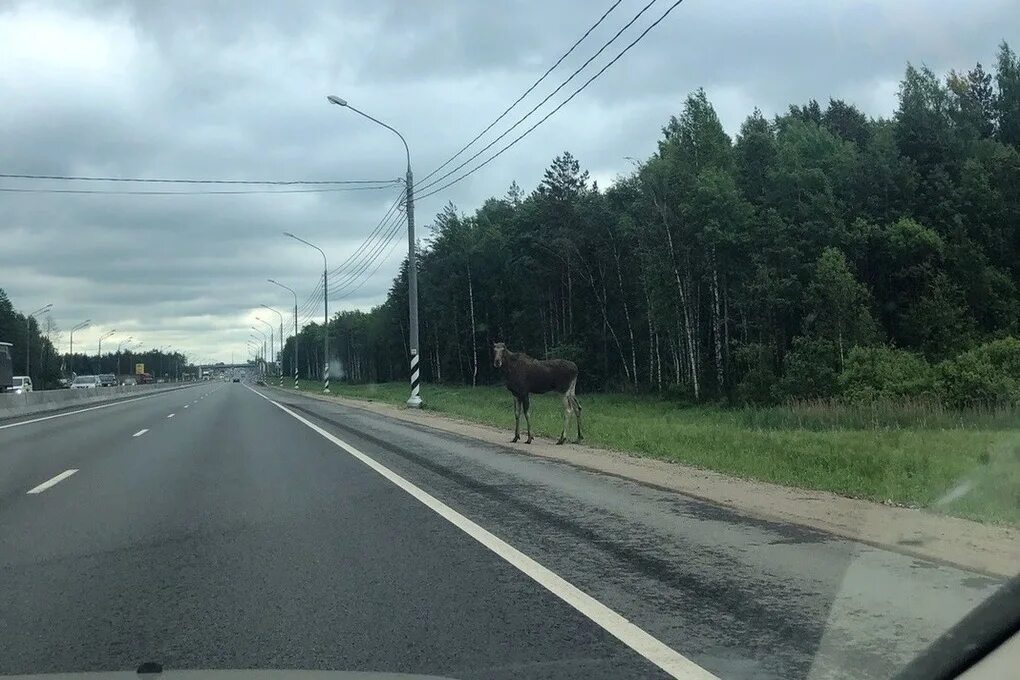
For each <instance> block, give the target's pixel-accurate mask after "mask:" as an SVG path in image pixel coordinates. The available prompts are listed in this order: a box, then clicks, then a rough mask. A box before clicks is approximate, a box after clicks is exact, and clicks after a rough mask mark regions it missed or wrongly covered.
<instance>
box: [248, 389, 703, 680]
mask: <svg viewBox="0 0 1020 680" xmlns="http://www.w3.org/2000/svg"><path fill="white" fill-rule="evenodd" d="M245 387H247V388H248V389H249V390H251V391H252V392H254V393H255V394H257V395H259V396H260V397H262V398H263V399H265V400H266V401H268V402H269V403H270V404H272V405H273V406H276V407H277V408H278V409H280V410H281V411H283V412H284V413H286V414H287V415H289V416H291V417H292V418H294V419H296V420H297V421H298V422H300V423H302V424H303V425H305V426H307V427H309V428H311V429H312V430H314V431H315V432H317V433H318V434H320V435H321V436H322V437H324V438H325V439H327V440H329V441H330V442H332V443H333V444H335V445H336V446H339V447H340V448H341V449H343V450H344V451H346V452H347V453H349V454H350V455H351V456H353V457H354V458H357V459H358V460H359V461H361V462H362V463H364V464H365V465H367V466H368V467H370V468H372V469H373V470H375V471H376V472H378V473H379V474H380V475H382V476H383V477H385V478H386V479H387V480H389V481H390V482H392V483H393V484H395V485H397V486H398V487H400V488H401V489H403V490H404V491H406V492H407V493H408V494H410V495H411V496H413V497H414V498H415V499H416V500H418V501H419V502H421V503H422V504H423V505H425V507H427V508H428V509H429V510H432V511H433V512H435V513H436V514H438V515H439V516H440V517H442V518H443V519H445V520H446V521H448V522H450V523H451V524H453V525H454V526H455V527H457V528H458V529H460V530H461V531H463V532H464V533H466V534H467V535H468V536H470V537H471V538H473V539H475V540H476V541H478V542H479V543H481V544H482V545H484V546H485V547H486V548H488V549H489V550H491V551H492V552H494V553H495V554H496V555H498V556H499V557H501V558H502V559H504V560H505V561H506V562H508V563H510V564H511V565H512V566H514V567H516V568H517V569H519V570H520V571H522V572H524V574H526V575H527V576H529V577H531V579H532V580H534V581H535V582H536V583H538V584H539V585H540V586H542V587H543V588H545V589H546V590H548V591H549V592H551V593H552V594H553V595H555V596H556V597H558V598H560V599H561V600H563V601H564V602H566V603H567V604H568V605H570V606H571V607H573V608H574V609H576V610H577V611H579V612H581V613H582V614H584V615H585V616H587V617H588V618H589V619H591V620H592V621H593V622H594V623H595V624H597V625H599V626H600V627H602V628H603V629H604V630H605V631H606V632H608V633H609V634H611V635H613V636H614V637H615V638H617V639H618V640H620V642H622V643H623V644H625V645H627V646H628V647H630V648H631V649H633V650H634V651H635V652H637V653H638V654H640V655H641V656H643V657H644V658H646V659H648V661H650V662H652V663H653V664H655V665H656V666H658V667H659V668H661V669H662V670H663V671H665V672H666V673H668V674H669V675H670V676H672V677H674V678H682V679H683V680H694V679H697V680H709V679H713V678H716V676H715V675H712V674H711V673H709V672H708V671H707V670H705V669H704V668H702V667H701V666H699V665H697V664H696V663H694V662H693V661H691V660H690V659H688V658H687V657H685V656H683V655H682V654H680V653H679V652H677V651H676V650H674V649H673V648H671V647H669V646H667V645H666V644H665V643H663V642H661V641H659V640H658V639H657V638H655V637H653V636H652V635H650V634H649V633H647V632H645V631H644V630H642V629H641V628H639V627H637V626H636V625H634V624H633V623H631V622H630V621H628V620H627V619H625V618H624V617H623V616H621V615H620V614H617V613H616V612H615V611H613V610H612V609H610V608H609V607H607V606H606V605H604V604H602V603H601V602H599V601H598V600H596V599H595V598H593V597H592V596H590V595H588V594H587V593H585V592H584V591H582V590H581V589H579V588H577V587H576V586H574V585H573V584H571V583H570V582H569V581H567V580H566V579H564V578H563V577H561V576H559V575H557V574H556V573H555V572H553V571H552V570H550V569H547V568H546V567H544V566H542V565H541V564H539V563H538V562H536V561H535V560H533V559H531V558H530V557H528V556H527V555H525V554H524V553H522V552H521V551H520V550H518V549H517V548H515V547H513V546H512V545H510V544H509V543H507V542H506V541H504V540H503V539H501V538H499V537H498V536H496V535H495V534H493V533H491V532H489V531H487V530H486V529H483V528H482V527H481V526H479V525H478V524H475V523H474V522H473V521H471V520H470V519H468V518H467V517H465V516H464V515H462V514H460V513H459V512H457V511H456V510H454V509H453V508H451V507H450V506H448V505H446V504H445V503H443V502H442V501H441V500H439V499H438V498H436V497H435V496H432V495H431V494H429V493H428V492H427V491H424V490H423V489H421V488H420V487H418V486H415V485H414V484H413V483H411V482H409V481H408V480H406V479H404V478H403V477H401V476H400V475H398V474H397V473H395V472H393V471H392V470H390V469H389V468H388V467H386V466H385V465H382V464H381V463H379V462H377V461H376V460H375V459H373V458H370V457H369V456H367V455H365V454H364V453H362V452H361V451H359V450H358V449H356V448H354V447H353V446H351V445H350V444H348V443H347V442H345V441H343V440H342V439H340V438H338V437H335V436H334V435H332V434H330V433H329V432H327V431H326V430H324V429H322V428H321V427H319V426H318V425H316V424H315V423H313V422H311V421H309V420H307V419H306V418H304V417H302V416H300V415H298V414H297V413H295V412H294V411H291V410H290V409H289V408H287V407H286V406H284V405H282V404H280V403H278V402H276V401H273V400H272V399H270V398H269V397H267V396H266V395H264V394H262V393H261V392H259V391H258V390H254V389H252V388H250V387H248V386H247V385H245Z"/></svg>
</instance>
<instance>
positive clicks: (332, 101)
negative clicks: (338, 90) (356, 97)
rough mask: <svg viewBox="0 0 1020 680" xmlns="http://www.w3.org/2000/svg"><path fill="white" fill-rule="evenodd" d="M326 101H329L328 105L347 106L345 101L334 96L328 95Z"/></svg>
mask: <svg viewBox="0 0 1020 680" xmlns="http://www.w3.org/2000/svg"><path fill="white" fill-rule="evenodd" d="M326 99H327V100H329V103H330V104H336V105H337V106H347V100H346V99H340V97H338V96H336V95H335V94H331V95H328V96H327V97H326Z"/></svg>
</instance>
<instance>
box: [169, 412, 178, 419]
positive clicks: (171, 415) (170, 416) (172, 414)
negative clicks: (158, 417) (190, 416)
mask: <svg viewBox="0 0 1020 680" xmlns="http://www.w3.org/2000/svg"><path fill="white" fill-rule="evenodd" d="M175 415H177V414H176V413H171V414H170V415H168V416H167V418H173V417H174V416H175Z"/></svg>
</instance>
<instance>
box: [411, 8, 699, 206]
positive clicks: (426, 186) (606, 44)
mask: <svg viewBox="0 0 1020 680" xmlns="http://www.w3.org/2000/svg"><path fill="white" fill-rule="evenodd" d="M656 2H658V0H650V2H649V3H648V4H647V5H645V6H644V7H642V8H641V9H640V10H639V11H638V13H637V14H635V15H634V16H633V17H631V19H630V21H628V22H627V23H626V24H624V25H623V27H622V28H620V30H618V31H617V32H616V34H615V35H613V37H611V38H610V39H609V40H607V41H606V42H604V43H603V44H602V47H600V48H599V49H598V51H597V52H595V54H593V55H591V56H590V57H588V59H587V61H585V62H584V63H583V64H581V65H580V66H578V67H577V68H576V69H575V70H574V72H573V73H571V74H570V75H569V76H568V77H567V79H566V80H564V81H563V82H562V83H560V84H559V85H557V86H556V89H555V90H553V91H552V92H550V93H549V94H547V95H546V96H545V98H544V99H542V101H540V102H539V103H537V104H535V106H533V107H532V108H531V110H530V111H528V112H527V113H525V114H524V115H523V116H521V117H520V118H518V119H517V122H515V123H514V124H513V125H511V126H510V127H509V128H507V129H506V130H504V131H503V132H502V133H500V135H499V136H498V137H496V138H495V139H493V140H492V141H491V142H489V143H488V144H486V145H485V146H484V147H482V148H481V149H479V150H478V151H477V152H475V154H474V155H473V156H471V157H470V158H468V159H467V160H465V161H463V162H462V163H461V164H460V165H458V166H457V167H455V168H454V169H452V170H450V171H448V172H446V173H444V174H443V175H440V176H439V177H437V178H436V179H434V180H432V181H431V182H424V183H422V184H421V185H420V186H419V187H417V190H418V191H425V190H427V189H430V188H431V187H434V186H435V185H437V184H439V183H440V182H442V181H443V180H444V179H446V178H447V177H449V176H450V175H452V174H454V173H456V172H457V171H458V170H460V169H461V168H463V167H464V166H466V165H467V164H469V163H470V162H471V161H473V160H475V159H476V158H478V157H479V156H481V155H482V154H483V153H485V152H486V151H488V150H489V149H491V148H492V147H493V146H495V145H496V143H497V142H499V140H501V139H503V138H504V137H506V136H507V135H508V134H510V133H511V132H513V131H514V130H515V129H516V128H517V126H518V125H520V124H521V123H523V122H524V121H525V120H527V119H528V118H529V117H530V116H531V114H533V113H535V111H537V110H538V109H540V108H541V107H542V106H543V105H545V103H546V102H548V101H549V100H550V99H552V98H553V97H554V96H555V95H556V94H557V93H558V92H559V91H560V90H562V89H563V88H564V87H566V86H567V84H568V83H570V81H572V80H573V79H574V78H575V77H577V75H578V74H579V73H580V72H581V71H583V70H584V69H586V68H588V65H589V64H591V63H592V62H593V61H595V59H596V58H598V56H599V55H600V54H602V53H603V52H604V51H605V50H606V49H607V48H608V47H609V46H610V45H612V44H613V43H614V42H616V41H617V40H618V39H619V37H620V36H621V35H623V33H624V32H625V31H626V30H627V29H628V28H630V27H631V26H633V25H634V22H636V21H637V20H638V19H640V18H641V16H642V15H643V14H644V13H645V12H647V11H648V10H649V8H651V6H652V5H654V4H655V3H656ZM681 2H682V0H681Z"/></svg>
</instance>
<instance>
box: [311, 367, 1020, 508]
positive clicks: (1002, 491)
mask: <svg viewBox="0 0 1020 680" xmlns="http://www.w3.org/2000/svg"><path fill="white" fill-rule="evenodd" d="M302 387H303V389H307V390H312V391H318V390H321V384H320V383H315V382H306V383H304V384H303V385H302ZM331 387H332V388H335V389H334V392H335V393H336V394H339V395H341V396H345V397H349V398H355V399H364V400H369V401H378V402H383V403H388V404H394V405H403V404H404V402H405V400H406V399H407V395H408V391H407V386H406V385H405V384H403V383H386V384H378V385H346V384H337V383H334V384H333V385H331ZM422 396H423V399H424V400H425V406H426V409H428V410H430V411H436V412H438V413H444V414H448V415H451V416H455V417H458V418H463V419H465V420H471V421H475V422H480V423H485V424H488V425H495V426H497V427H503V428H506V430H507V439H508V440H509V437H510V434H511V432H512V429H513V401H512V398H511V397H510V395H509V393H508V392H507V391H506V390H505V389H504V388H503V387H501V386H500V387H478V388H474V389H472V388H469V387H462V386H457V387H451V386H435V385H428V386H425V387H424V388H423V390H422ZM579 399H580V400H581V404H582V406H583V407H584V414H583V417H584V420H583V426H584V436H585V440H586V443H589V444H593V445H595V446H602V447H606V448H610V449H615V450H619V451H627V452H631V453H635V454H639V455H644V456H650V457H653V458H661V459H663V460H669V461H676V462H679V463H684V464H687V465H694V466H698V467H702V468H706V469H710V470H716V471H718V472H723V473H726V474H729V475H734V476H737V477H743V478H747V479H756V480H762V481H767V482H774V483H777V484H783V485H786V486H795V487H801V488H806V489H821V490H825V491H832V492H835V493H838V494H841V495H844V496H851V497H856V498H866V499H870V500H874V501H880V502H885V501H891V502H893V503H896V504H898V505H908V506H913V507H925V508H931V509H933V510H936V511H939V512H944V513H948V514H952V515H956V516H960V517H966V518H970V519H977V520H981V521H987V522H997V523H1006V524H1015V525H1016V524H1020V412H1018V411H1017V410H1010V409H999V410H988V411H973V412H958V411H956V412H954V411H946V410H942V409H939V408H937V407H931V406H928V405H925V404H880V405H870V406H845V405H838V404H831V403H820V402H819V403H804V404H794V405H790V406H782V407H768V408H733V409H724V408H717V407H707V406H680V405H677V404H676V403H675V402H670V401H666V400H663V399H659V398H657V397H655V396H643V395H627V394H585V395H580V396H579ZM562 413H563V412H562V402H561V400H560V398H559V397H557V396H555V395H537V396H534V397H532V407H531V414H532V418H531V423H532V430H533V432H534V433H535V434H536V435H541V436H545V437H557V436H559V432H560V428H561V426H562V422H563V421H562ZM522 427H523V423H522ZM568 435H569V433H568ZM960 484H965V485H966V487H968V488H969V491H968V492H967V493H965V494H963V495H962V496H960V497H959V498H955V499H953V500H949V501H943V502H940V499H942V498H943V497H944V496H946V494H947V493H949V492H950V491H951V490H952V489H954V488H957V487H958V486H959V485H960Z"/></svg>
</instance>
